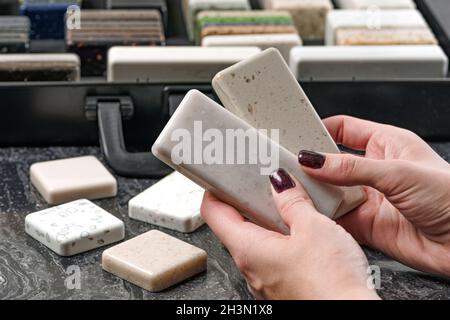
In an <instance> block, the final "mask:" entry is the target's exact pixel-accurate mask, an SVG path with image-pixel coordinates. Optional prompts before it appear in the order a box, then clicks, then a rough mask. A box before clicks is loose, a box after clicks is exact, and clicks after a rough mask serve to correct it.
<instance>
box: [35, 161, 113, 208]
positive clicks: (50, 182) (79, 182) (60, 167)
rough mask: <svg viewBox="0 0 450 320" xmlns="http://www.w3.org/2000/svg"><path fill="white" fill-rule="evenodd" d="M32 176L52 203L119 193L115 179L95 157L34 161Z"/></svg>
mask: <svg viewBox="0 0 450 320" xmlns="http://www.w3.org/2000/svg"><path fill="white" fill-rule="evenodd" d="M30 179H31V183H32V184H33V185H34V186H35V187H36V189H37V190H38V191H39V193H40V194H41V195H42V196H43V197H44V199H45V200H46V201H47V202H48V203H49V204H60V203H64V202H68V201H72V200H77V199H82V198H87V199H90V200H95V199H101V198H110V197H114V196H116V194H117V181H116V179H115V178H114V177H113V175H112V174H111V173H109V171H108V170H106V168H105V167H104V166H103V164H102V163H101V162H100V161H98V160H97V158H95V157H93V156H84V157H77V158H68V159H61V160H53V161H46V162H39V163H35V164H33V165H32V166H31V167H30Z"/></svg>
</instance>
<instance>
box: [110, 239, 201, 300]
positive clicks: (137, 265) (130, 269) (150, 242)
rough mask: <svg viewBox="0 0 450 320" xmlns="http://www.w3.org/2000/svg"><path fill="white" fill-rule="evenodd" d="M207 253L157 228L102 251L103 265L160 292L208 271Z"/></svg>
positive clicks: (140, 285)
mask: <svg viewBox="0 0 450 320" xmlns="http://www.w3.org/2000/svg"><path fill="white" fill-rule="evenodd" d="M206 264H207V254H206V252H205V251H204V250H202V249H199V248H197V247H194V246H192V245H190V244H188V243H186V242H184V241H181V240H179V239H176V238H174V237H172V236H169V235H167V234H165V233H162V232H160V231H157V230H152V231H149V232H147V233H144V234H142V235H140V236H137V237H135V238H133V239H131V240H128V241H126V242H123V243H121V244H119V245H116V246H114V247H112V248H110V249H107V250H105V251H104V252H103V255H102V267H103V269H104V270H105V271H107V272H110V273H112V274H114V275H116V276H118V277H120V278H122V279H124V280H126V281H128V282H131V283H133V284H135V285H137V286H139V287H141V288H143V289H145V290H148V291H151V292H160V291H163V290H165V289H167V288H169V287H171V286H173V285H176V284H178V283H180V282H182V281H184V280H186V279H188V278H191V277H193V276H195V275H197V274H199V273H201V272H203V271H205V270H206Z"/></svg>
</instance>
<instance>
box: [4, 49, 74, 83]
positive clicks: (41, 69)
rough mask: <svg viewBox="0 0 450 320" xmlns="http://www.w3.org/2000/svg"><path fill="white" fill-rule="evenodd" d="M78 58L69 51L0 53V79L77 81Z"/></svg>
mask: <svg viewBox="0 0 450 320" xmlns="http://www.w3.org/2000/svg"><path fill="white" fill-rule="evenodd" d="M79 79H80V59H79V58H78V56H76V55H74V54H70V53H59V54H53V53H48V54H39V53H14V54H10V53H8V54H0V81H77V80H79Z"/></svg>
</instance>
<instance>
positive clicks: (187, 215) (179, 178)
mask: <svg viewBox="0 0 450 320" xmlns="http://www.w3.org/2000/svg"><path fill="white" fill-rule="evenodd" d="M203 194H204V189H203V188H201V187H199V186H198V185H197V184H195V183H194V182H192V181H191V180H189V179H188V178H186V177H184V176H183V175H182V174H180V173H178V172H174V173H172V174H170V175H168V176H167V177H165V178H164V179H162V180H160V181H159V182H157V183H156V184H154V185H153V186H151V187H150V188H148V189H147V190H145V191H144V192H142V193H141V194H139V195H137V196H136V197H134V198H133V199H131V200H130V201H129V202H128V213H129V216H130V218H132V219H137V220H140V221H144V222H148V223H151V224H154V225H157V226H160V227H164V228H168V229H172V230H176V231H180V232H186V233H189V232H193V231H195V230H196V229H198V228H199V227H200V226H202V225H203V223H204V222H203V220H202V218H201V216H200V207H201V204H202V199H203Z"/></svg>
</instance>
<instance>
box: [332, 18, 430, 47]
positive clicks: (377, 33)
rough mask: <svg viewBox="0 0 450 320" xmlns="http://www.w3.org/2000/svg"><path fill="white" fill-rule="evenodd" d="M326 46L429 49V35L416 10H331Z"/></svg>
mask: <svg viewBox="0 0 450 320" xmlns="http://www.w3.org/2000/svg"><path fill="white" fill-rule="evenodd" d="M325 42H326V44H327V45H429V44H433V45H434V44H437V40H436V38H435V36H434V35H433V32H432V31H431V29H430V28H429V27H428V24H427V22H426V21H425V19H424V18H423V16H422V14H421V13H420V12H419V11H417V10H381V11H377V12H375V13H374V12H370V11H367V10H334V11H332V12H330V14H329V15H328V16H327V27H326V39H325Z"/></svg>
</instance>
